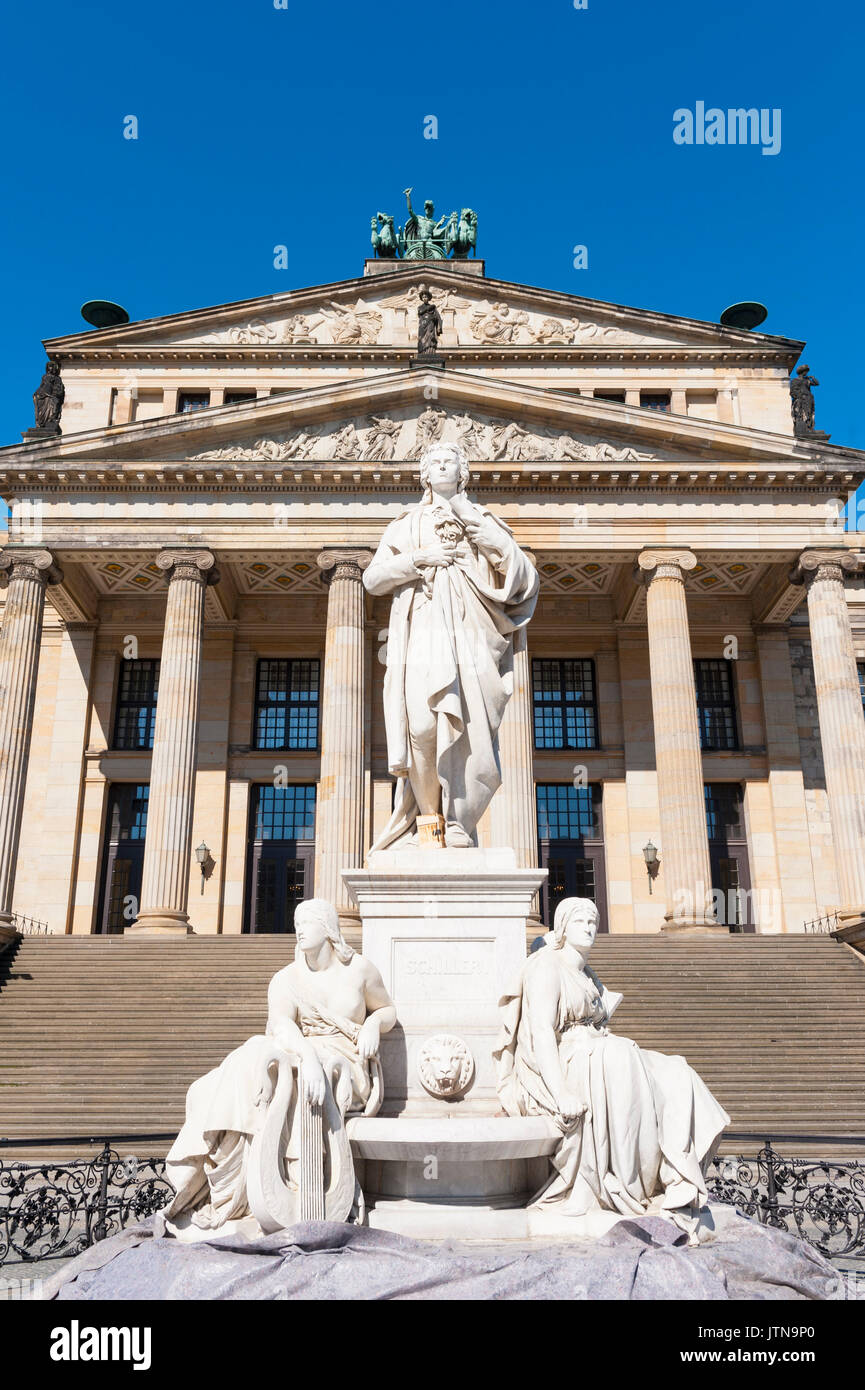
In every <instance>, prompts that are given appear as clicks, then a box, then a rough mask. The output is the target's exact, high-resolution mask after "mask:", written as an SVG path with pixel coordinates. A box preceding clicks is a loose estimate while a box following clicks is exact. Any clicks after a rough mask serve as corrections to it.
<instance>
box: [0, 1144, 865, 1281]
mask: <svg viewBox="0 0 865 1390" xmlns="http://www.w3.org/2000/svg"><path fill="white" fill-rule="evenodd" d="M173 1139H174V1134H173V1133H171V1134H112V1135H108V1136H107V1137H101V1138H98V1139H94V1138H91V1137H89V1136H80V1135H79V1136H66V1137H63V1138H57V1137H55V1138H50V1139H45V1138H40V1139H0V1265H3V1264H11V1263H19V1262H32V1261H34V1260H47V1259H55V1258H58V1259H59V1258H63V1259H71V1257H72V1256H73V1255H77V1254H79V1253H80V1252H81V1251H82V1250H86V1249H87V1247H88V1246H90V1245H93V1244H95V1242H96V1241H99V1240H104V1239H105V1237H106V1236H110V1235H114V1234H116V1232H118V1231H121V1230H123V1229H124V1227H125V1226H127V1225H130V1224H134V1223H135V1222H136V1221H142V1220H144V1218H145V1217H147V1216H151V1215H153V1213H154V1212H157V1211H160V1210H161V1209H162V1207H164V1206H165V1205H166V1203H167V1202H168V1200H169V1199H170V1197H171V1196H172V1193H173V1188H172V1186H171V1184H170V1183H169V1181H168V1179H167V1178H166V1176H165V1159H164V1158H138V1157H135V1156H132V1155H130V1156H127V1157H121V1156H120V1154H119V1152H118V1150H117V1148H116V1145H118V1144H135V1145H137V1146H140V1145H144V1144H149V1143H167V1142H169V1141H171V1140H173ZM724 1144H725V1146H726V1145H730V1144H736V1145H743V1146H745V1145H754V1146H756V1145H759V1146H760V1147H759V1148H756V1149H755V1151H754V1153H753V1154H752V1155H743V1154H741V1153H740V1154H731V1155H720V1156H718V1157H716V1158H714V1159H712V1160H711V1162H710V1163H709V1165H708V1167H707V1179H708V1186H709V1195H710V1198H711V1199H712V1200H714V1201H717V1202H725V1203H728V1204H730V1205H732V1206H735V1207H737V1208H738V1210H739V1211H741V1212H742V1213H743V1214H744V1215H745V1216H749V1217H752V1218H753V1219H754V1220H756V1221H759V1222H761V1223H762V1224H763V1225H765V1226H773V1227H775V1228H776V1229H777V1230H782V1231H788V1232H790V1233H791V1234H792V1235H796V1236H799V1237H800V1238H801V1239H803V1240H805V1241H807V1242H808V1243H809V1245H813V1246H815V1247H816V1249H817V1250H819V1251H820V1253H821V1254H823V1255H824V1256H826V1257H827V1258H829V1259H840V1260H845V1261H860V1260H861V1261H863V1262H865V1161H862V1160H859V1159H853V1158H843V1157H839V1158H808V1157H795V1158H789V1157H786V1156H784V1155H781V1154H779V1153H778V1152H777V1151H776V1149H775V1148H774V1145H775V1144H783V1145H785V1146H787V1145H794V1146H797V1147H800V1148H801V1147H802V1146H806V1145H807V1146H818V1147H819V1148H820V1149H821V1150H822V1151H823V1152H824V1153H828V1152H831V1151H832V1150H833V1149H834V1150H835V1151H836V1152H837V1151H838V1150H840V1149H855V1150H859V1149H861V1150H862V1151H863V1153H865V1136H861V1135H846V1134H845V1135H841V1134H828V1135H827V1134H816V1135H814V1134H775V1135H773V1136H772V1139H771V1140H770V1139H767V1138H766V1137H765V1135H763V1134H760V1133H750V1132H746V1131H743V1130H727V1132H726V1133H725V1135H724ZM85 1145H87V1146H93V1147H94V1148H99V1153H98V1154H95V1155H94V1156H92V1157H88V1158H80V1159H69V1158H57V1159H54V1158H49V1157H46V1158H45V1160H44V1161H40V1160H38V1159H27V1160H24V1159H15V1160H10V1161H5V1160H4V1159H3V1157H2V1153H3V1150H4V1149H9V1148H11V1147H13V1146H14V1147H15V1148H17V1149H23V1148H27V1149H37V1148H52V1149H55V1150H57V1149H62V1148H66V1149H70V1148H73V1147H75V1148H82V1147H84V1146H85Z"/></svg>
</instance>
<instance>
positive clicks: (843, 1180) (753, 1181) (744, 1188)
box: [707, 1130, 865, 1261]
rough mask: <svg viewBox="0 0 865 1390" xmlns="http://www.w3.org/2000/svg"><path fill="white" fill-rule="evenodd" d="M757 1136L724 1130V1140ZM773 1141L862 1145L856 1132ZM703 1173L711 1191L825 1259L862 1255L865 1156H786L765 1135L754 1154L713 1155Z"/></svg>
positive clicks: (824, 1145) (780, 1136) (788, 1136)
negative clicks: (810, 1246)
mask: <svg viewBox="0 0 865 1390" xmlns="http://www.w3.org/2000/svg"><path fill="white" fill-rule="evenodd" d="M761 1137H762V1136H760V1135H758V1134H747V1133H742V1132H740V1131H734V1130H727V1132H726V1133H725V1135H724V1142H725V1144H729V1143H737V1144H738V1143H742V1144H746V1143H750V1142H755V1141H759V1140H760V1139H761ZM774 1142H775V1143H776V1144H785V1145H786V1144H796V1145H802V1144H812V1145H813V1144H819V1145H820V1147H821V1148H823V1149H824V1150H825V1149H828V1148H829V1147H830V1146H832V1147H835V1148H841V1147H842V1146H843V1147H845V1148H850V1147H855V1148H860V1147H862V1148H865V1138H863V1137H861V1136H859V1135H837V1134H836V1135H825V1134H816V1135H805V1134H777V1135H775V1136H774ZM707 1179H708V1184H709V1195H710V1197H714V1199H715V1200H716V1201H718V1202H727V1203H729V1204H730V1205H732V1206H735V1207H737V1208H738V1209H739V1211H741V1212H742V1213H743V1214H744V1215H745V1216H750V1217H753V1218H754V1219H755V1220H757V1221H760V1222H762V1224H763V1225H764V1226H774V1227H776V1228H777V1229H778V1230H781V1231H789V1232H790V1234H791V1235H795V1236H799V1237H801V1239H802V1240H806V1241H807V1242H808V1244H809V1245H813V1246H815V1247H816V1249H817V1250H819V1251H820V1253H821V1255H824V1256H825V1257H826V1258H827V1259H832V1260H835V1259H844V1260H863V1261H865V1162H862V1161H861V1160H858V1159H847V1158H838V1159H825V1158H786V1157H783V1156H782V1155H781V1154H779V1153H776V1151H775V1149H774V1148H773V1147H772V1141H771V1140H769V1139H764V1140H763V1144H762V1148H761V1149H760V1150H759V1151H758V1153H757V1154H756V1155H755V1156H754V1157H753V1158H743V1157H741V1156H739V1155H737V1156H735V1157H725V1156H721V1157H718V1158H714V1159H713V1160H712V1161H711V1163H710V1164H709V1167H708V1170H707Z"/></svg>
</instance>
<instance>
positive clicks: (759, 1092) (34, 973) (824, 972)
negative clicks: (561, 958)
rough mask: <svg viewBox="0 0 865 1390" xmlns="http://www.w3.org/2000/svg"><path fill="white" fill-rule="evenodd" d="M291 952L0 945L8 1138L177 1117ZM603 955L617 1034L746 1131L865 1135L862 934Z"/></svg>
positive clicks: (611, 947) (625, 943)
mask: <svg viewBox="0 0 865 1390" xmlns="http://www.w3.org/2000/svg"><path fill="white" fill-rule="evenodd" d="M293 951H294V939H293V938H289V937H278V936H273V937H268V936H252V937H246V936H244V937H213V936H200V937H195V936H192V937H186V938H182V939H180V940H176V941H175V940H172V941H166V940H160V939H156V938H149V939H148V938H139V939H137V940H130V939H124V938H122V937H68V936H65V937H56V936H55V937H51V936H49V937H28V938H25V939H24V940H22V941H20V942H19V943H18V944H17V946H15V947H13V948H10V949H9V950H8V951H6V952H5V953H4V954H3V955H0V1136H6V1137H20V1138H38V1137H42V1136H44V1137H48V1136H54V1135H56V1136H61V1137H62V1136H92V1137H94V1138H98V1137H100V1136H102V1135H105V1134H121V1133H162V1132H174V1131H176V1130H177V1129H178V1128H179V1126H180V1124H181V1122H182V1119H183V1113H184V1098H185V1094H186V1089H187V1087H188V1086H189V1084H190V1082H191V1081H193V1080H194V1079H195V1078H196V1077H197V1076H201V1075H202V1074H203V1073H204V1072H205V1071H208V1070H209V1069H210V1068H211V1067H213V1066H215V1065H216V1064H217V1063H218V1062H219V1061H221V1059H222V1058H223V1057H224V1056H225V1054H226V1053H227V1052H229V1051H230V1050H231V1048H233V1047H235V1046H237V1044H239V1043H241V1042H243V1041H244V1039H246V1038H248V1037H249V1036H250V1035H251V1034H253V1033H257V1032H261V1031H263V1028H264V1024H265V1016H266V1006H267V1004H266V1001H267V982H268V980H269V979H270V977H271V975H273V974H274V973H275V972H276V971H277V970H278V969H280V968H281V967H282V966H283V965H286V964H287V963H288V962H289V960H290V959H291V958H292V955H293ZM592 965H593V967H594V968H595V970H597V972H598V974H599V975H600V976H601V978H602V979H603V981H604V983H605V984H606V985H608V986H609V987H610V988H611V989H616V990H621V991H622V992H623V993H624V995H625V999H624V1002H623V1003H622V1005H621V1007H620V1008H619V1010H618V1012H617V1014H616V1017H615V1021H614V1023H615V1027H614V1031H616V1032H618V1033H621V1034H623V1035H625V1036H628V1037H632V1038H634V1040H635V1041H636V1042H638V1043H639V1044H640V1046H642V1047H649V1048H656V1049H658V1050H659V1051H662V1052H679V1053H682V1054H683V1055H684V1056H685V1057H687V1059H688V1061H689V1062H690V1063H691V1065H692V1066H694V1067H695V1068H696V1069H697V1071H698V1072H699V1073H700V1075H701V1076H702V1077H703V1079H704V1080H705V1081H706V1083H707V1084H708V1085H709V1086H710V1088H711V1089H712V1090H713V1091H714V1093H715V1095H716V1096H717V1097H718V1099H719V1100H720V1101H721V1103H722V1104H723V1105H724V1106H725V1107H726V1108H727V1110H728V1111H729V1113H730V1115H731V1117H732V1121H733V1126H734V1128H735V1129H738V1130H749V1131H756V1132H758V1133H759V1134H761V1135H765V1136H767V1137H771V1136H772V1135H776V1134H779V1133H798V1134H815V1135H816V1134H827V1135H835V1134H837V1135H865V960H863V958H862V957H860V956H858V955H857V954H856V953H855V952H854V951H853V950H852V949H851V948H850V947H847V946H843V945H841V944H839V943H838V942H836V941H833V940H832V939H831V938H829V937H819V936H790V937H777V936H776V937H770V936H764V937H761V936H728V937H722V938H720V939H719V940H707V939H690V940H681V939H678V940H677V939H674V938H670V937H664V936H614V937H609V936H608V937H601V938H600V939H599V940H598V942H597V945H596V947H595V950H594V952H593V954H592ZM145 1147H146V1151H147V1153H150V1154H158V1153H163V1152H165V1150H166V1149H167V1147H168V1146H167V1144H165V1143H156V1142H153V1143H147V1144H146V1146H145ZM733 1147H735V1148H736V1149H737V1150H738V1151H740V1152H748V1151H749V1150H750V1151H753V1149H754V1148H755V1147H756V1146H755V1145H750V1146H749V1145H747V1144H742V1143H737V1144H735V1145H734V1146H733ZM784 1147H785V1146H783V1145H782V1146H781V1148H782V1150H783V1149H784ZM786 1147H787V1149H788V1151H789V1148H790V1146H786ZM794 1147H797V1148H800V1149H801V1148H802V1147H803V1146H801V1145H798V1146H794ZM821 1147H822V1150H823V1151H824V1152H827V1153H828V1151H829V1149H831V1151H832V1153H833V1154H835V1155H838V1154H840V1153H841V1152H843V1147H844V1146H842V1145H840V1144H832V1145H831V1146H827V1145H822V1146H821ZM122 1148H123V1150H124V1151H129V1150H130V1149H131V1148H132V1146H131V1145H130V1144H125V1145H123V1146H122ZM84 1151H86V1150H84V1149H82V1147H81V1146H80V1145H71V1144H69V1143H64V1144H62V1145H60V1146H59V1147H58V1150H57V1151H56V1152H58V1153H60V1152H62V1153H63V1154H64V1155H65V1156H72V1155H73V1154H74V1153H79V1152H84ZM42 1152H44V1150H37V1149H36V1148H30V1149H27V1148H26V1147H20V1146H16V1147H15V1148H7V1149H0V1161H2V1159H3V1158H4V1157H11V1156H13V1155H17V1156H19V1157H20V1156H23V1155H24V1154H29V1155H30V1156H31V1157H34V1156H36V1155H37V1154H39V1153H42Z"/></svg>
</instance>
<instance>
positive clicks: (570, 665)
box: [532, 660, 598, 748]
mask: <svg viewBox="0 0 865 1390" xmlns="http://www.w3.org/2000/svg"><path fill="white" fill-rule="evenodd" d="M532 697H533V713H534V730H535V747H536V748H597V746H598V718H597V704H596V698H595V664H594V662H593V661H589V660H570V661H548V660H535V661H533V662H532Z"/></svg>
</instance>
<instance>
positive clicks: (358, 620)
mask: <svg viewBox="0 0 865 1390" xmlns="http://www.w3.org/2000/svg"><path fill="white" fill-rule="evenodd" d="M371 559H372V555H371V554H370V553H369V551H367V550H325V551H322V553H321V554H320V555H319V556H318V564H319V568H320V569H321V572H322V576H323V578H324V581H325V583H326V584H327V585H328V596H327V635H326V638H325V646H324V672H323V677H322V701H321V772H320V776H319V783H318V798H317V804H316V817H315V820H316V824H315V896H316V897H317V898H327V900H328V902H331V903H333V904H334V906H335V907H336V908H337V910H338V912H339V915H340V920H341V922H343V924H344V925H354V926H356V925H357V922H358V915H357V909H356V907H355V906H354V902H353V899H352V898H351V896H350V894H349V892H348V889H347V888H346V887H345V885H344V884H343V881H342V873H341V870H342V869H359V868H360V867H361V866H362V865H363V854H364V842H363V748H364V738H363V722H364V705H363V696H364V687H363V679H364V631H363V622H364V590H363V584H362V582H361V577H362V575H363V571H364V570H365V569H366V567H367V565H368V564H369V562H370V560H371Z"/></svg>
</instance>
